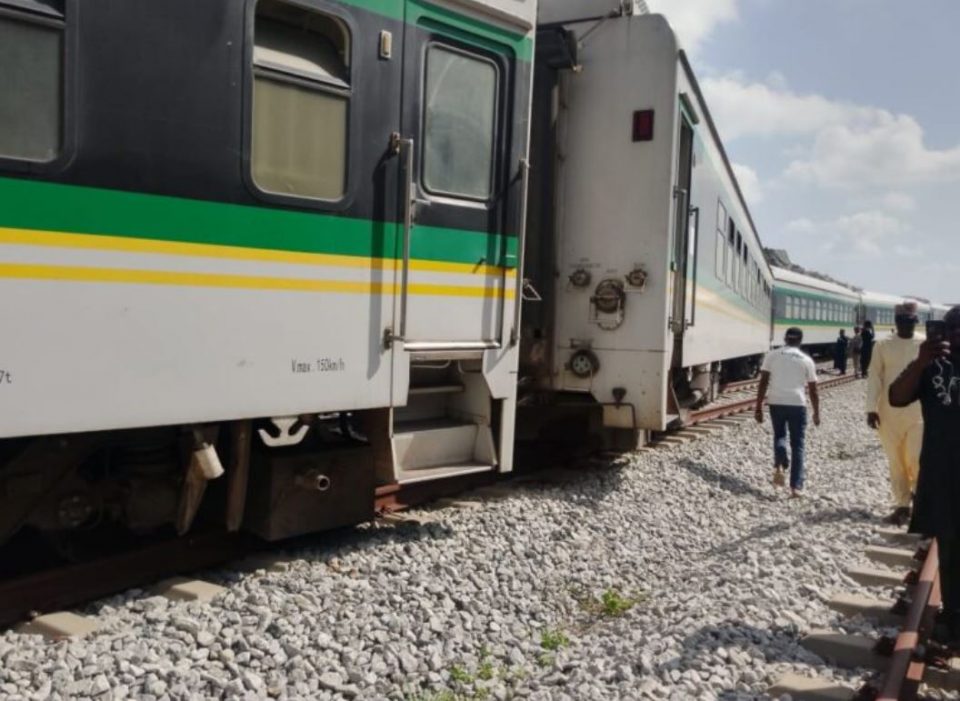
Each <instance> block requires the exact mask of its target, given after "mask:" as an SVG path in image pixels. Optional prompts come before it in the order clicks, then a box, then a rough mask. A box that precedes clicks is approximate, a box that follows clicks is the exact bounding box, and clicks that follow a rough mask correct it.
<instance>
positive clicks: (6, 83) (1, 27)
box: [0, 3, 63, 162]
mask: <svg viewBox="0 0 960 701" xmlns="http://www.w3.org/2000/svg"><path fill="white" fill-rule="evenodd" d="M29 5H30V3H28V6H29ZM2 7H3V5H2V3H0V9H2ZM62 19H63V18H62V16H59V17H57V18H53V17H49V18H48V17H46V16H43V17H41V16H39V15H37V16H34V15H27V14H26V13H23V14H21V13H19V12H16V11H14V10H11V11H10V12H9V13H6V12H5V13H3V14H0V66H3V69H2V70H0V158H14V159H18V160H24V161H38V162H48V161H52V160H54V159H55V158H56V157H57V155H58V154H59V153H60V150H61V142H62V134H63V127H62V123H63V21H62Z"/></svg>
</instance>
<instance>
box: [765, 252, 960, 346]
mask: <svg viewBox="0 0 960 701" xmlns="http://www.w3.org/2000/svg"><path fill="white" fill-rule="evenodd" d="M772 271H773V277H774V294H773V323H772V332H773V338H772V345H773V346H779V345H782V344H783V336H784V334H785V333H786V330H787V329H788V328H790V327H791V326H796V327H799V328H800V329H802V330H803V346H804V348H806V349H807V350H809V351H811V352H813V353H825V352H830V351H831V349H832V346H833V344H834V342H835V341H836V340H837V336H838V335H839V331H840V329H844V330H845V331H846V333H847V335H848V336H852V335H853V333H854V329H855V327H857V326H863V322H864V321H866V320H869V321H870V322H871V323H872V324H873V328H874V333H875V335H876V338H877V339H878V340H879V339H881V338H884V337H886V336H889V335H890V334H891V333H894V332H895V330H896V327H895V325H894V308H895V307H896V306H897V305H898V304H901V303H903V302H905V301H913V302H915V303H916V304H917V317H918V319H919V322H920V323H919V325H918V328H917V331H916V333H917V335H918V336H921V337H922V336H923V335H924V329H923V325H924V324H925V323H926V322H927V321H928V320H929V319H942V318H943V315H944V314H945V313H946V311H947V310H948V309H949V307H947V306H944V305H942V304H935V303H932V302H929V301H928V300H925V299H918V298H916V297H911V296H904V297H897V296H895V295H890V294H884V293H881V292H871V291H863V290H859V289H856V288H853V287H846V286H844V285H841V284H839V283H836V282H830V281H828V280H823V279H821V278H818V277H814V276H812V275H807V274H804V273H799V272H796V271H794V270H788V269H786V268H781V267H778V266H772Z"/></svg>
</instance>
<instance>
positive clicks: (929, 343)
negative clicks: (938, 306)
mask: <svg viewBox="0 0 960 701" xmlns="http://www.w3.org/2000/svg"><path fill="white" fill-rule="evenodd" d="M946 339H947V325H946V323H944V321H943V320H942V319H931V320H929V321H928V322H927V340H926V341H924V342H923V343H922V344H921V345H920V356H919V358H920V362H921V363H923V364H924V365H929V364H930V363H932V362H933V361H934V360H936V359H937V358H945V357H947V356H948V355H950V344H949V343H947V340H946Z"/></svg>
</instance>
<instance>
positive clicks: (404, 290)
mask: <svg viewBox="0 0 960 701" xmlns="http://www.w3.org/2000/svg"><path fill="white" fill-rule="evenodd" d="M393 142H394V143H395V144H396V148H397V150H398V152H399V153H400V154H401V157H402V158H403V161H402V164H403V165H402V167H403V259H402V261H401V268H400V319H399V322H398V324H397V333H393V332H389V331H388V332H387V334H386V335H385V337H384V341H385V345H387V346H389V345H392V344H393V342H394V341H401V342H403V341H404V340H406V337H407V298H408V296H409V292H410V234H411V230H412V229H413V216H414V213H413V207H414V202H415V199H414V196H413V150H414V149H413V147H414V142H413V139H411V138H402V137H400V136H399V135H397V136H396V138H394V139H393Z"/></svg>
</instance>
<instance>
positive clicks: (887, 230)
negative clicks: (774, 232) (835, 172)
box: [784, 209, 919, 259]
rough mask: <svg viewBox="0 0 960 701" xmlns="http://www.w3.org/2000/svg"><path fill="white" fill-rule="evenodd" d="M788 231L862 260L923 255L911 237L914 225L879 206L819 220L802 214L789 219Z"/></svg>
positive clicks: (828, 250) (799, 238) (826, 249)
mask: <svg viewBox="0 0 960 701" xmlns="http://www.w3.org/2000/svg"><path fill="white" fill-rule="evenodd" d="M784 231H785V232H786V233H787V234H789V235H790V237H792V238H793V239H794V240H797V241H803V242H804V243H805V244H807V245H809V244H812V245H814V246H819V249H820V250H821V251H822V252H823V253H829V254H831V256H834V257H843V258H848V257H849V258H851V259H862V258H863V257H864V256H870V257H877V256H881V255H884V254H886V253H894V254H897V255H903V254H904V253H903V252H905V251H911V255H912V256H916V255H919V253H918V252H917V250H916V247H915V246H910V245H909V241H908V240H907V235H908V234H909V233H910V231H911V227H910V225H909V224H907V223H906V222H904V221H902V220H901V219H899V218H898V217H895V216H892V215H890V214H888V213H887V212H884V211H881V210H877V209H873V210H864V211H860V212H856V213H854V214H848V215H844V216H841V217H837V218H835V219H830V220H826V221H819V222H817V221H814V220H812V219H808V218H807V217H801V218H799V219H794V220H792V221H789V222H787V224H786V225H785V226H784ZM801 248H802V247H801Z"/></svg>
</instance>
